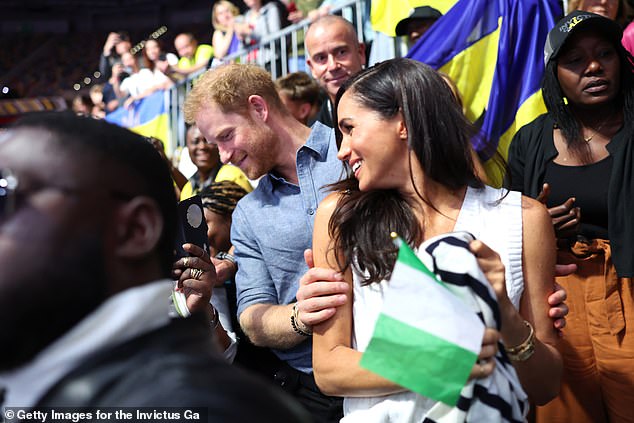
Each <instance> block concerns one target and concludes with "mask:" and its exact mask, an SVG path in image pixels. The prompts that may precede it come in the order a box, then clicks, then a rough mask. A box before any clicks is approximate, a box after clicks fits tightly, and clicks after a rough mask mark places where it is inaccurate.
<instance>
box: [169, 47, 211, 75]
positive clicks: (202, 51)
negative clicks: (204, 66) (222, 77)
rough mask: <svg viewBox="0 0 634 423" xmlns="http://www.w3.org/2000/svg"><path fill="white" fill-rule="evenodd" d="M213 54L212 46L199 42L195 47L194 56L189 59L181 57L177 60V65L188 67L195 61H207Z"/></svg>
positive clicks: (182, 67) (183, 67)
mask: <svg viewBox="0 0 634 423" xmlns="http://www.w3.org/2000/svg"><path fill="white" fill-rule="evenodd" d="M213 55H214V48H213V47H212V46H210V45H209V44H199V45H198V47H197V48H196V53H194V57H193V58H191V59H189V58H187V57H181V58H180V59H179V60H178V67H179V68H181V69H189V68H191V67H193V66H194V65H195V64H197V63H201V62H205V61H206V62H208V61H209V60H211V58H212V57H213Z"/></svg>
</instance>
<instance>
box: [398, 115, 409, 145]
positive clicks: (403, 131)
mask: <svg viewBox="0 0 634 423" xmlns="http://www.w3.org/2000/svg"><path fill="white" fill-rule="evenodd" d="M398 136H399V137H400V138H401V139H402V140H405V141H407V126H405V121H404V120H403V118H402V117H401V119H399V121H398Z"/></svg>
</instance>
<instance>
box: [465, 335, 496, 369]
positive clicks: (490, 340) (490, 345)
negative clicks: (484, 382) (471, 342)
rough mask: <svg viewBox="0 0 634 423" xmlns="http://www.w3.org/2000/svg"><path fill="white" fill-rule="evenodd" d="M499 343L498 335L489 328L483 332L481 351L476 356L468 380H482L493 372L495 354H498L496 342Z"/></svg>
mask: <svg viewBox="0 0 634 423" xmlns="http://www.w3.org/2000/svg"><path fill="white" fill-rule="evenodd" d="M499 341H500V333H499V332H498V331H497V330H495V329H491V328H486V329H485V330H484V337H483V338H482V349H481V350H480V354H478V361H477V363H476V364H474V365H473V368H472V369H471V374H469V380H471V379H483V378H485V377H488V376H490V375H491V373H493V370H495V354H497V352H498V342H499Z"/></svg>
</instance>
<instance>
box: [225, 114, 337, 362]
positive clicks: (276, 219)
mask: <svg viewBox="0 0 634 423" xmlns="http://www.w3.org/2000/svg"><path fill="white" fill-rule="evenodd" d="M296 157H297V158H296V164H297V176H298V179H299V186H298V185H295V184H292V183H289V182H287V181H286V180H284V179H282V178H278V177H276V176H274V175H272V174H267V175H265V176H264V177H262V179H261V180H260V182H259V183H258V186H257V188H256V189H255V190H254V191H253V192H252V193H250V194H248V195H247V196H246V197H244V198H243V199H242V200H240V202H239V203H238V205H237V207H236V209H235V211H234V213H233V222H232V226H231V241H232V243H233V245H234V247H235V256H236V259H237V261H238V273H237V274H236V278H235V280H236V286H237V298H238V316H239V315H240V314H241V313H242V312H243V311H244V310H245V309H246V308H247V307H249V306H251V305H254V304H262V303H266V304H290V303H292V302H294V301H295V295H296V294H297V289H298V288H299V279H300V278H301V277H302V275H303V274H304V273H305V272H306V271H307V270H308V267H307V266H306V263H305V262H304V250H305V249H307V248H312V239H313V223H314V219H315V211H316V210H317V206H318V205H319V203H320V202H321V200H322V199H323V198H324V197H325V196H326V195H327V194H328V190H327V189H324V188H323V187H324V186H325V185H328V184H331V183H333V182H337V181H338V180H339V179H341V178H342V176H343V175H344V171H343V166H342V164H341V162H340V161H339V160H338V159H337V145H336V142H335V136H334V131H333V130H332V129H331V128H329V127H327V126H325V125H322V124H321V123H319V122H316V123H315V124H314V125H313V127H312V131H311V133H310V137H309V138H308V140H307V142H306V144H305V145H303V146H302V147H301V148H300V149H299V150H298V151H297V156H296ZM290 324H291V323H290V315H289V322H288V325H289V327H290ZM273 351H274V352H275V353H276V354H277V356H278V357H279V358H280V359H282V360H284V361H286V362H287V363H288V364H289V365H291V366H292V367H294V368H296V369H298V370H300V371H303V372H306V373H310V372H312V340H311V339H307V340H306V341H305V342H302V343H301V344H299V345H297V346H296V347H294V348H291V349H288V350H273Z"/></svg>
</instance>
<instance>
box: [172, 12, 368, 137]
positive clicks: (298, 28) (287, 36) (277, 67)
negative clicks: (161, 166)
mask: <svg viewBox="0 0 634 423" xmlns="http://www.w3.org/2000/svg"><path fill="white" fill-rule="evenodd" d="M365 2H366V0H350V1H348V2H346V3H342V4H341V5H340V6H337V7H333V8H332V9H331V11H330V13H331V14H334V15H340V16H343V17H345V18H346V19H348V20H349V21H351V22H352V24H353V25H354V27H355V28H356V30H357V34H358V36H359V41H360V42H363V41H364V38H363V37H364V31H363V25H364V18H365V19H369V16H367V17H365V16H364V14H365V13H366V12H365V7H366V4H365ZM309 25H310V21H309V20H308V19H304V20H303V21H301V22H298V23H296V24H293V25H289V26H287V27H286V28H283V29H282V30H281V31H279V32H278V33H276V34H271V35H269V36H267V37H264V38H262V39H261V40H260V42H259V43H258V44H256V45H253V46H249V47H246V48H242V49H241V50H240V51H237V52H235V53H233V54H231V55H227V56H226V57H224V58H223V59H222V60H214V61H213V63H212V66H215V65H216V64H219V63H229V62H238V63H254V64H257V65H260V66H262V67H263V68H265V69H266V70H268V71H269V72H270V73H271V77H272V78H273V79H276V78H278V77H280V76H284V75H286V74H288V73H289V72H293V71H295V70H304V69H305V68H304V65H305V58H304V51H305V47H304V35H305V34H306V30H307V29H308V26H309ZM204 71H205V70H201V71H200V72H197V73H195V74H191V75H189V76H188V77H187V78H186V79H185V80H183V81H181V82H179V83H177V84H176V85H174V87H172V88H171V89H170V90H169V92H168V94H167V95H168V96H169V127H170V134H169V137H170V139H169V140H168V145H170V146H172V149H175V148H177V147H182V146H184V144H185V121H184V119H183V114H182V106H183V103H184V101H185V98H186V97H187V95H188V94H189V92H190V91H191V87H192V82H193V81H194V80H195V79H196V78H197V77H198V76H200V75H201V74H202V73H204Z"/></svg>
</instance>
